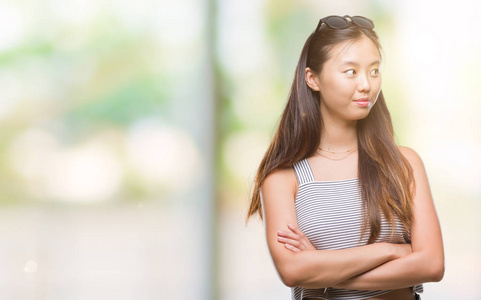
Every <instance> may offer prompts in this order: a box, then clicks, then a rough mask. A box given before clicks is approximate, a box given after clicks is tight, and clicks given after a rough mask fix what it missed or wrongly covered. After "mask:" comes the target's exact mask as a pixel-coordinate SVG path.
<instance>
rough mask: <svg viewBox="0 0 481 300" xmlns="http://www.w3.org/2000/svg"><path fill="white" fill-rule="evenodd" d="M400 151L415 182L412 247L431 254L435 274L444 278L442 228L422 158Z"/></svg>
mask: <svg viewBox="0 0 481 300" xmlns="http://www.w3.org/2000/svg"><path fill="white" fill-rule="evenodd" d="M399 150H400V151H401V153H402V154H403V156H404V157H405V158H406V159H407V160H408V161H409V163H410V165H411V167H412V169H413V175H414V181H415V185H414V186H415V191H414V198H413V217H414V222H413V226H412V228H411V245H412V249H413V252H416V251H426V252H427V253H429V256H430V257H431V258H432V259H431V262H432V265H431V266H432V268H433V272H434V273H435V274H438V276H440V277H441V278H442V276H443V274H444V249H443V241H442V236H441V227H440V225H439V220H438V216H437V214H436V209H435V206H434V201H433V197H432V195H431V190H430V187H429V182H428V177H427V174H426V170H425V168H424V164H423V161H422V159H421V157H420V156H419V155H418V154H417V153H416V152H415V151H414V150H413V149H411V148H409V147H399ZM439 280H440V278H439Z"/></svg>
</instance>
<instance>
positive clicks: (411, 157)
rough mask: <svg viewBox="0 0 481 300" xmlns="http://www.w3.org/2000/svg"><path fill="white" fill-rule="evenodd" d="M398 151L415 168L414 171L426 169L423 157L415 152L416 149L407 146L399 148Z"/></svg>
mask: <svg viewBox="0 0 481 300" xmlns="http://www.w3.org/2000/svg"><path fill="white" fill-rule="evenodd" d="M398 149H399V151H400V152H401V154H402V155H403V156H404V157H405V158H406V159H407V160H408V161H409V163H410V164H411V167H413V168H414V169H419V168H421V169H424V164H423V160H422V159H421V156H419V154H418V153H417V152H416V151H414V149H412V148H410V147H407V146H398Z"/></svg>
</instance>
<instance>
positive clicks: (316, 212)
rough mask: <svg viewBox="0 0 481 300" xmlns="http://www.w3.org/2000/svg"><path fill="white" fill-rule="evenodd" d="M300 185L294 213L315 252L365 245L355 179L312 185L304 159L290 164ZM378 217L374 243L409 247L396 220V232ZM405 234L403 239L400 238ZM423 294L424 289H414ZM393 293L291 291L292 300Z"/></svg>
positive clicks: (351, 299) (340, 299) (353, 299)
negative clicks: (378, 226) (392, 232)
mask: <svg viewBox="0 0 481 300" xmlns="http://www.w3.org/2000/svg"><path fill="white" fill-rule="evenodd" d="M293 167H294V171H295V173H296V176H297V180H298V182H299V190H298V192H297V196H296V200H295V209H296V216H297V222H298V225H299V229H300V230H301V231H302V232H304V234H305V235H306V236H307V238H309V240H310V241H311V243H312V245H313V246H314V247H315V248H316V249H317V250H334V249H346V248H352V247H358V246H363V245H366V243H367V240H368V238H369V230H367V231H366V233H367V234H365V235H364V236H363V238H362V239H361V240H360V236H361V227H362V220H363V212H362V198H361V189H360V186H359V182H358V178H351V179H343V180H335V181H315V180H314V175H313V173H312V169H311V167H310V165H309V161H308V160H307V158H305V159H303V160H301V161H298V162H297V163H294V164H293ZM391 229H392V227H391V226H390V224H389V223H388V222H387V221H386V219H385V218H384V216H383V215H382V213H381V233H380V234H379V237H378V239H377V240H376V241H375V242H376V243H377V242H388V243H398V244H399V243H410V233H409V232H408V231H406V230H405V227H404V225H403V224H402V223H401V222H400V221H399V219H398V218H397V217H396V230H395V232H394V235H393V236H392V237H391ZM403 233H405V235H403ZM413 289H414V291H415V292H417V293H422V292H423V285H422V284H420V285H416V286H414V287H413ZM390 291H392V290H377V291H360V290H347V289H336V288H328V289H327V290H326V291H325V289H324V288H321V289H307V288H303V287H292V288H291V295H292V298H291V299H293V300H307V299H311V297H312V299H336V300H348V299H349V300H358V299H368V298H371V297H374V296H378V295H382V294H385V293H388V292H390Z"/></svg>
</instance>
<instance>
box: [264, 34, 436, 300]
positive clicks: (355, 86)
mask: <svg viewBox="0 0 481 300" xmlns="http://www.w3.org/2000/svg"><path fill="white" fill-rule="evenodd" d="M345 61H351V62H354V64H352V63H351V64H345V63H344V62H345ZM376 61H378V62H377V63H376ZM379 61H380V56H379V51H378V49H377V48H376V46H375V44H374V43H373V42H372V41H371V40H370V39H369V38H367V37H365V36H363V37H362V38H361V39H358V40H355V41H346V42H343V43H340V44H338V45H336V46H335V47H333V48H332V49H331V51H330V58H329V59H328V60H327V61H326V63H325V64H324V66H323V69H322V71H321V74H316V73H314V72H312V70H310V69H309V68H306V83H307V84H308V85H309V87H310V88H312V89H313V90H318V91H320V95H321V98H320V101H321V114H322V117H323V120H324V123H323V125H324V126H323V131H322V133H321V142H320V147H322V148H323V149H328V150H331V151H336V152H338V151H346V150H349V149H352V148H353V147H356V146H357V136H356V125H357V120H360V119H363V118H365V117H366V116H367V115H368V114H369V111H370V109H371V108H372V106H373V105H375V101H376V100H377V97H378V95H379V92H380V90H381V76H380V73H379V72H378V70H379V66H380V63H379ZM373 62H374V64H373ZM366 96H367V97H370V98H371V103H370V104H369V106H368V107H361V106H359V105H358V104H357V103H355V102H353V101H354V100H356V99H359V98H364V97H366ZM399 150H400V151H401V153H402V154H403V155H404V156H405V157H406V158H407V160H408V161H409V163H410V164H411V166H412V168H413V171H414V180H415V182H416V189H415V197H414V199H413V201H414V207H413V210H414V220H415V222H414V226H413V228H412V229H411V240H412V243H411V244H389V243H375V244H371V245H365V246H361V247H355V248H350V249H342V250H316V249H315V248H314V247H313V246H312V245H311V243H310V241H309V240H308V239H307V238H306V237H305V235H304V234H303V233H302V232H301V231H300V230H299V229H298V224H297V218H296V213H295V207H294V203H295V197H296V194H297V190H298V182H297V178H296V176H295V173H294V170H293V168H287V169H283V170H276V171H274V172H272V173H271V174H269V175H268V176H267V177H266V179H265V180H264V182H263V184H262V186H261V201H262V208H263V215H264V220H265V223H264V224H265V229H266V238H267V244H268V248H269V251H270V253H271V256H272V258H273V261H274V265H275V267H276V269H277V271H278V273H279V275H280V277H281V280H282V281H283V282H284V284H286V285H287V286H302V287H306V288H323V287H337V288H346V289H357V290H388V289H394V291H392V292H390V293H386V294H384V295H381V296H378V297H374V298H370V299H371V300H374V299H385V300H387V299H389V300H397V299H403V300H404V299H414V296H413V292H412V289H411V287H412V286H414V285H416V284H421V283H425V282H431V281H440V280H441V279H442V277H443V275H444V249H443V243H442V237H441V230H440V225H439V221H438V217H437V215H436V211H435V207H434V202H433V199H432V196H431V192H430V188H429V183H428V179H427V175H426V171H425V169H424V165H423V162H422V160H421V158H420V157H419V155H418V154H417V153H416V152H415V151H414V150H413V149H411V148H409V147H402V146H400V147H399ZM324 154H327V153H324ZM329 156H330V157H332V158H336V157H340V156H339V155H336V154H331V155H329ZM341 156H342V155H341ZM308 159H309V162H310V165H311V167H312V170H313V173H314V177H315V180H340V179H346V178H354V177H356V176H357V151H356V152H354V153H353V154H352V155H350V156H348V157H346V158H345V159H342V160H338V161H336V160H329V159H327V158H326V157H323V156H320V155H315V156H312V157H309V158H308ZM324 170H328V171H324ZM288 224H290V225H289V226H288Z"/></svg>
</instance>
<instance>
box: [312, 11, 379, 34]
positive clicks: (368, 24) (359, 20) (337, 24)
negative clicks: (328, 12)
mask: <svg viewBox="0 0 481 300" xmlns="http://www.w3.org/2000/svg"><path fill="white" fill-rule="evenodd" d="M351 22H352V23H354V24H356V25H357V26H359V27H362V28H367V29H373V28H374V22H373V21H372V20H371V19H368V18H366V17H362V16H352V17H351V16H348V15H345V16H344V17H341V16H328V17H325V18H322V19H321V20H320V21H319V24H318V25H317V28H316V31H317V30H318V29H319V28H320V27H321V25H322V24H326V25H327V26H329V27H331V28H334V29H344V28H347V27H349V24H350V23H351Z"/></svg>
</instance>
